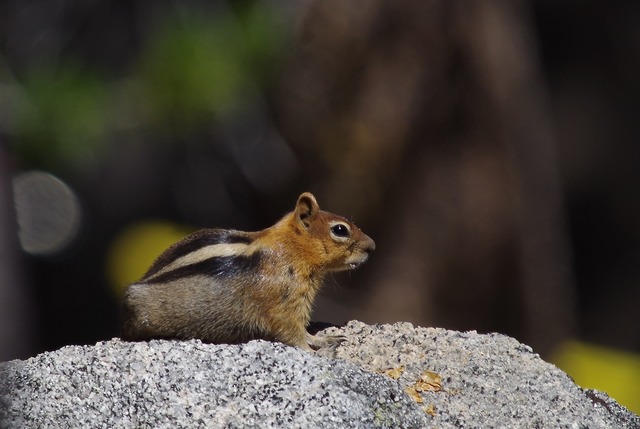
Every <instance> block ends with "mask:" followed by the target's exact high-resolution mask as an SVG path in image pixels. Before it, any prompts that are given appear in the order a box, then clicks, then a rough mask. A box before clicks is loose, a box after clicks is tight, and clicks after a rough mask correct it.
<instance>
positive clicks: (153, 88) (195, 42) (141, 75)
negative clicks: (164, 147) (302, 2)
mask: <svg viewBox="0 0 640 429" xmlns="http://www.w3.org/2000/svg"><path fill="white" fill-rule="evenodd" d="M183 12H184V13H181V14H179V15H178V14H175V13H174V14H173V15H169V16H167V17H166V18H165V19H164V20H162V21H159V22H158V21H156V22H155V27H154V29H155V30H154V31H153V32H152V33H151V34H150V35H149V38H148V39H147V41H146V42H145V43H144V44H143V46H142V48H141V50H140V52H139V53H138V55H137V56H136V57H135V58H134V59H133V60H132V63H131V66H130V74H129V76H126V77H125V78H124V79H121V80H119V81H110V80H106V79H103V78H101V77H100V73H99V72H96V71H95V70H92V69H91V68H90V67H88V66H87V65H85V64H83V61H82V60H81V59H78V58H76V59H72V60H71V59H69V58H59V59H57V63H56V65H55V67H51V68H47V67H44V68H43V67H42V66H40V67H38V69H37V70H36V69H32V70H28V71H27V72H26V73H25V74H24V76H22V77H21V78H20V79H19V80H20V84H19V88H18V90H17V91H16V92H18V93H20V94H21V96H20V97H19V102H18V103H16V104H17V105H16V106H8V107H9V108H10V109H12V111H13V112H15V113H14V114H13V116H14V117H15V120H12V121H11V124H10V126H9V129H8V130H7V132H8V134H9V135H10V136H11V141H12V142H13V146H14V150H15V151H16V152H17V153H18V154H19V155H20V156H21V157H23V158H24V159H26V160H28V161H29V162H30V163H32V164H33V165H34V166H36V167H44V168H51V167H55V166H59V165H60V164H63V165H64V166H73V165H76V166H77V165H79V164H86V162H87V160H88V159H90V158H88V156H89V157H97V156H98V155H99V154H100V150H101V149H102V148H103V147H104V145H105V144H106V143H107V142H109V141H116V140H117V133H118V132H119V131H120V130H122V129H126V130H128V131H129V132H135V133H137V134H138V135H144V134H145V133H153V134H160V135H170V136H171V135H176V134H177V135H185V134H186V135H188V134H189V133H192V132H196V131H197V130H198V129H199V128H209V127H211V126H212V124H213V123H214V120H215V119H216V118H223V117H224V115H221V113H228V112H229V111H235V110H237V106H242V105H244V104H245V103H247V102H251V98H252V95H253V94H254V93H255V91H256V90H257V89H258V88H259V87H261V86H263V85H264V84H265V82H267V81H268V77H269V76H270V75H271V73H272V71H273V65H274V64H276V63H277V57H278V56H279V55H280V52H281V46H282V42H283V40H284V39H283V33H282V31H281V30H280V29H281V27H279V26H278V25H277V24H276V20H275V19H274V17H275V15H274V14H273V13H272V11H271V10H269V9H266V8H265V7H264V6H255V5H254V6H252V7H250V8H248V9H246V10H244V11H242V13H241V14H239V15H232V14H231V13H230V12H227V11H226V10H222V11H218V13H217V14H216V15H215V16H213V15H212V13H211V12H208V13H206V12H202V13H195V12H194V11H186V12H185V11H183ZM33 63H34V64H35V63H40V62H39V61H34V62H33ZM16 85H18V84H16ZM0 103H6V101H2V100H0Z"/></svg>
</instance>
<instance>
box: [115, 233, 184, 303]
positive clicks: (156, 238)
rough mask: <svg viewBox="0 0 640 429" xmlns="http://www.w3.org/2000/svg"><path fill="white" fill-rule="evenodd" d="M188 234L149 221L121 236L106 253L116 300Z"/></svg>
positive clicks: (119, 235)
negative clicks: (168, 249)
mask: <svg viewBox="0 0 640 429" xmlns="http://www.w3.org/2000/svg"><path fill="white" fill-rule="evenodd" d="M189 232H190V230H188V229H187V228H184V227H182V226H179V225H176V224H173V223H170V222H164V221H146V222H142V223H137V224H134V225H131V226H129V227H127V228H126V229H125V230H123V231H122V232H121V233H120V234H118V236H117V237H116V238H115V239H114V240H113V243H112V244H111V246H110V248H109V251H108V253H107V275H108V276H109V280H110V282H111V287H112V288H113V292H114V293H115V294H116V296H117V297H121V296H122V294H123V293H124V290H125V288H126V287H127V286H128V285H129V284H131V283H133V282H135V281H136V280H139V279H140V278H141V277H142V276H143V275H144V273H145V272H146V271H147V269H148V268H149V267H150V266H151V264H152V263H153V261H154V260H155V259H156V258H157V257H158V256H159V255H160V253H162V252H163V251H164V250H165V249H166V248H168V247H169V246H171V245H172V244H173V243H175V242H176V241H178V240H180V239H181V238H183V237H184V236H185V235H187V234H188V233H189Z"/></svg>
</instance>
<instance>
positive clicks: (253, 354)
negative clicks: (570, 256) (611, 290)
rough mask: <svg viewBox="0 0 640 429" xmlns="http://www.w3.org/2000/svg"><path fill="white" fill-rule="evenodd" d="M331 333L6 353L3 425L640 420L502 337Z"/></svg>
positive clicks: (404, 327) (0, 377) (377, 329)
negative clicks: (300, 341) (320, 344)
mask: <svg viewBox="0 0 640 429" xmlns="http://www.w3.org/2000/svg"><path fill="white" fill-rule="evenodd" d="M328 332H330V333H332V334H339V335H344V336H346V341H345V342H344V343H343V344H342V345H341V346H340V347H338V349H337V350H335V351H332V350H329V349H323V350H320V351H319V352H318V353H317V354H316V355H312V354H310V353H307V352H304V351H302V350H298V349H296V348H292V347H287V346H284V345H281V344H273V343H268V342H264V341H252V342H250V343H247V344H242V345H212V344H203V343H201V342H200V341H197V340H193V341H182V342H178V341H151V342H148V343H146V342H142V343H128V342H123V341H120V340H118V339H113V340H111V341H106V342H101V343H98V344H96V345H95V346H69V347H64V348H62V349H60V350H57V351H54V352H49V353H43V354H40V355H38V356H36V357H34V358H31V359H28V360H26V361H12V362H7V363H2V364H0V427H2V428H5V427H6V428H46V427H82V428H99V427H104V428H134V427H135V428H147V427H153V428H160V427H171V428H180V427H185V428H186V427H211V428H217V427H225V428H244V427H287V428H289V427H305V428H314V427H322V428H324V429H328V428H345V427H350V428H354V427H355V428H358V427H361V428H373V427H389V428H402V427H407V428H410V427H417V428H422V427H424V428H432V427H437V428H445V429H446V428H467V427H483V428H488V427H509V428H518V427H522V428H552V427H566V428H587V427H588V428H640V417H638V416H637V415H635V414H633V413H631V412H630V411H628V410H626V409H625V408H623V407H621V406H620V405H618V404H617V403H616V402H615V401H613V400H612V399H610V398H609V397H607V396H606V395H605V394H603V393H600V392H596V391H584V390H582V389H581V388H579V387H578V386H576V385H575V384H574V383H573V382H572V381H571V379H570V378H569V377H568V376H567V375H566V374H565V373H563V372H562V371H560V370H559V369H557V368H556V367H554V366H553V365H550V364H548V363H546V362H544V361H543V360H542V359H540V357H539V356H538V355H537V354H535V353H533V352H532V351H531V349H530V348H529V347H527V346H525V345H522V344H520V343H518V342H517V341H516V340H514V339H512V338H509V337H506V336H503V335H498V334H491V335H480V334H477V333H475V332H467V333H461V332H454V331H447V330H444V329H433V328H414V327H413V326H412V325H410V324H408V323H399V324H394V325H382V326H369V325H365V324H363V323H360V322H350V323H349V324H348V325H347V326H346V327H344V328H340V329H336V328H331V329H329V330H328ZM333 354H335V355H336V357H337V359H332V358H330V357H327V356H330V355H333ZM323 355H325V356H323Z"/></svg>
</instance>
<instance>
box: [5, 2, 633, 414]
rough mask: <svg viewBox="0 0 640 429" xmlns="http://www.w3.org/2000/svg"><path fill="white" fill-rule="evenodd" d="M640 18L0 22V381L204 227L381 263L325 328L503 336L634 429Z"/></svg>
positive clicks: (158, 11) (180, 10)
mask: <svg viewBox="0 0 640 429" xmlns="http://www.w3.org/2000/svg"><path fill="white" fill-rule="evenodd" d="M638 22H640V3H637V2H624V1H600V2H598V1H565V2H552V1H548V0H537V1H533V0H532V1H514V0H490V1H483V2H451V1H445V0H416V1H405V0H403V1H397V0H373V1H371V0H368V1H349V2H345V1H341V0H323V1H320V0H306V1H301V2H283V1H277V0H265V1H259V0H255V1H254V0H243V1H221V0H216V1H210V0H208V1H205V0H199V1H198V0H188V1H187V0H183V1H167V0H154V1H148V0H133V1H122V0H111V1H106V0H101V1H98V0H67V1H62V0H46V1H45V0H4V1H3V2H1V3H0V360H8V359H14V358H26V357H28V356H33V355H35V354H37V353H40V352H42V351H45V350H54V349H57V348H59V347H62V346H64V345H69V344H92V343H95V342H96V341H99V340H106V339H109V338H112V337H114V336H117V335H118V302H119V299H120V297H121V294H122V292H123V290H124V288H125V287H126V285H127V284H128V283H131V282H133V281H135V280H136V279H138V278H139V277H140V276H141V275H142V274H143V273H144V271H145V270H146V268H147V267H148V266H149V264H150V263H151V262H152V261H153V259H154V258H155V257H156V256H157V255H158V254H159V253H160V252H161V251H162V250H163V249H164V248H166V247H167V246H168V245H170V244H171V243H173V242H174V241H177V240H178V239H179V238H181V237H182V236H183V235H185V234H186V233H188V232H190V231H192V230H194V229H195V228H200V227H213V226H217V227H226V228H236V229H244V230H258V229H262V228H265V227H268V226H270V225H272V224H273V223H274V222H275V221H276V220H278V219H279V218H280V217H281V216H282V215H283V214H284V213H285V212H287V211H290V210H292V209H293V206H294V204H295V200H296V198H297V196H298V195H299V194H300V193H301V192H302V191H307V190H309V191H312V192H314V193H315V195H316V197H317V198H318V201H319V203H320V206H321V207H322V208H324V209H326V210H330V211H332V212H335V213H339V214H343V215H345V216H347V217H350V218H351V219H353V220H354V221H355V222H356V223H357V224H358V225H359V226H360V227H361V228H362V229H363V230H364V231H365V232H367V233H368V234H369V235H370V236H372V237H373V238H374V239H375V240H376V243H377V250H376V252H375V254H374V255H373V256H372V258H371V260H370V262H369V263H368V264H366V265H365V266H364V267H362V268H361V269H360V270H358V271H357V272H354V273H349V274H341V275H338V276H336V278H335V281H330V282H328V284H327V286H326V287H325V290H324V292H323V294H322V297H321V298H320V299H319V300H318V303H317V305H316V311H315V313H314V319H315V320H323V321H330V322H333V323H342V322H345V321H348V320H351V319H359V320H363V321H365V322H367V323H388V322H395V321H410V322H412V323H414V324H416V325H421V326H438V327H444V328H449V329H456V330H477V331H479V332H494V331H495V332H501V333H504V334H507V335H510V336H513V337H515V338H517V339H518V340H519V341H521V342H524V343H526V344H529V345H531V346H532V347H533V348H534V350H535V351H536V352H538V353H540V354H541V355H542V356H543V357H544V358H545V359H547V360H550V361H552V362H554V363H556V364H557V365H559V366H560V367H561V368H562V369H564V370H565V371H567V372H568V373H569V374H570V375H572V376H573V377H574V378H575V379H576V381H577V382H578V383H579V384H581V385H583V386H584V387H594V388H599V389H601V390H605V391H608V392H609V393H610V394H611V395H612V396H613V397H614V398H616V399H617V400H619V401H620V402H621V403H623V404H624V405H626V406H627V407H629V408H630V409H632V410H634V411H636V412H640V399H639V398H640V390H639V389H640V388H639V386H640V360H639V359H640V358H639V357H638V354H639V353H640V311H639V309H640V191H639V188H640V168H639V167H640V144H638V142H639V140H640V120H638V119H639V118H640V26H639V25H638Z"/></svg>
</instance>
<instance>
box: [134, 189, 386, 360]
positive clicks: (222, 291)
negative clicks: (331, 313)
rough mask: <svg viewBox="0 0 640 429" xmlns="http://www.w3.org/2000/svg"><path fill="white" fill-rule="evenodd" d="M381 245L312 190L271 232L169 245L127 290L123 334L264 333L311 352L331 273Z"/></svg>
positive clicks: (232, 338) (222, 232) (234, 337)
mask: <svg viewBox="0 0 640 429" xmlns="http://www.w3.org/2000/svg"><path fill="white" fill-rule="evenodd" d="M374 249H375V243H374V242H373V240H372V239H371V238H369V237H368V236H367V235H366V234H364V233H363V232H362V231H361V230H360V229H359V228H358V227H357V226H356V225H354V224H353V223H351V222H349V221H348V220H346V219H345V218H343V217H341V216H337V215H335V214H332V213H328V212H325V211H322V210H320V207H319V206H318V203H317V201H316V199H315V197H314V196H313V195H312V194H311V193H308V192H305V193H303V194H302V195H300V197H299V198H298V202H297V204H296V207H295V210H294V211H293V212H291V213H288V214H287V215H285V216H284V217H283V218H282V219H281V220H280V221H279V222H278V223H276V224H275V225H273V226H272V227H270V228H267V229H265V230H262V231H258V232H243V231H235V230H226V229H204V230H200V231H197V232H195V233H193V234H191V235H189V236H187V237H186V238H184V239H183V240H181V241H179V242H177V243H176V244H174V245H173V246H171V247H169V248H168V249H167V250H166V251H165V252H164V253H162V254H161V255H160V256H159V257H158V259H157V260H156V261H155V262H154V263H153V265H151V268H149V270H148V271H147V273H146V274H145V275H144V277H143V278H142V280H140V281H139V282H137V283H134V284H132V285H130V286H129V287H128V289H127V291H126V293H125V298H124V307H123V317H124V320H123V339H125V340H149V339H152V338H177V339H188V338H199V339H201V340H203V341H206V342H212V343H240V342H245V341H249V340H252V339H265V340H270V341H279V342H282V343H285V344H289V345H293V346H298V347H302V348H304V349H307V350H309V349H310V344H311V345H317V344H316V341H315V339H314V337H313V336H310V335H308V334H307V331H306V327H307V325H308V323H309V318H310V316H311V308H312V305H313V300H314V298H315V296H316V293H317V292H318V289H319V288H320V286H321V285H322V281H323V279H324V277H325V275H326V274H327V273H328V272H332V271H343V270H349V269H353V268H356V267H357V266H359V265H360V264H362V263H364V262H365V261H366V260H367V258H368V257H369V254H370V253H371V252H372V251H373V250H374Z"/></svg>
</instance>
